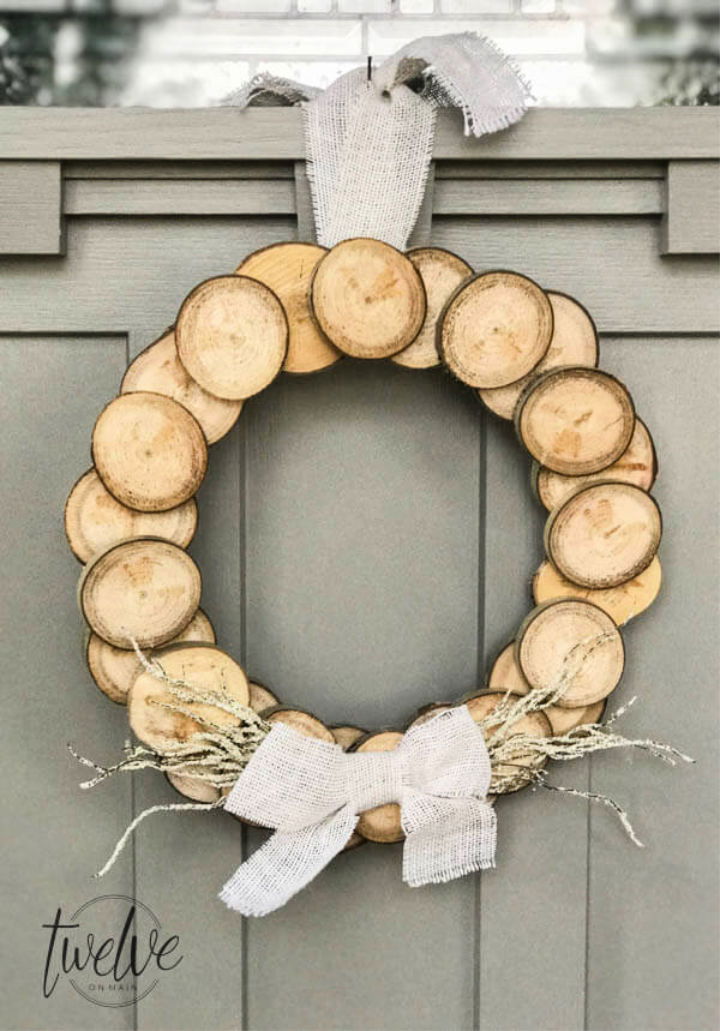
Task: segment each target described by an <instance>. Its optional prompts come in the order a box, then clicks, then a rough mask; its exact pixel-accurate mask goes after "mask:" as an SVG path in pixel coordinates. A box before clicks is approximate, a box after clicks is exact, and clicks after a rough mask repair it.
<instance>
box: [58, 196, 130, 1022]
mask: <svg viewBox="0 0 720 1031" xmlns="http://www.w3.org/2000/svg"><path fill="white" fill-rule="evenodd" d="M61 210H62V208H61ZM129 364H130V334H129V333H126V334H125V368H127V367H128V365H129ZM136 809H137V796H136V792H135V777H134V776H133V775H131V776H130V820H131V821H132V820H134V819H135V815H136ZM130 883H131V884H132V897H133V899H135V900H136V899H137V888H138V885H137V835H136V834H133V835H131V838H130ZM133 934H134V935H137V910H136V911H135V914H134V916H133ZM139 1026H140V1008H139V1006H138V998H137V985H135V987H134V988H133V1004H132V1031H138V1029H139Z"/></svg>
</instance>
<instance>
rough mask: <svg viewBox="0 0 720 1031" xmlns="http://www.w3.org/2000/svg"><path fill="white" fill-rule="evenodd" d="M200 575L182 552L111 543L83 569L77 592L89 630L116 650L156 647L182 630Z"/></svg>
mask: <svg viewBox="0 0 720 1031" xmlns="http://www.w3.org/2000/svg"><path fill="white" fill-rule="evenodd" d="M200 588H201V583H200V571H199V569H198V568H197V566H196V565H195V563H194V562H193V560H192V559H191V558H190V556H189V555H188V554H187V552H186V551H183V550H182V548H178V546H177V545H176V544H171V543H170V541H163V540H160V539H158V538H156V537H136V538H133V540H129V541H123V542H121V543H120V544H114V545H113V546H112V547H111V548H108V550H107V551H105V552H103V553H102V554H101V555H98V556H96V557H95V558H94V559H93V560H92V561H91V562H90V563H88V565H87V566H86V567H85V570H84V572H83V575H82V577H81V580H80V584H79V587H78V599H79V603H80V608H81V611H82V613H83V616H84V617H85V620H86V622H87V623H88V625H89V626H90V629H91V630H92V631H93V632H94V633H95V634H97V636H98V637H100V638H102V640H103V641H107V643H108V644H113V645H115V647H116V648H125V649H127V648H128V647H130V638H134V639H135V640H136V641H137V643H138V644H139V646H140V647H141V648H155V647H157V646H158V645H160V644H165V643H166V642H168V641H171V640H172V639H173V637H177V635H178V634H179V633H180V632H181V631H182V630H184V629H185V627H186V626H187V625H188V623H189V622H190V620H191V619H192V618H193V616H194V615H195V613H196V611H197V609H198V605H199V602H200Z"/></svg>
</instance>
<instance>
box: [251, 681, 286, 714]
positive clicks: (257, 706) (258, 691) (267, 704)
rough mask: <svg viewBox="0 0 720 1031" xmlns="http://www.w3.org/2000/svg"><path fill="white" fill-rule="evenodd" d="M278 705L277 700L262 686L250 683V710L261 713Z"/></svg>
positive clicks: (253, 682)
mask: <svg viewBox="0 0 720 1031" xmlns="http://www.w3.org/2000/svg"><path fill="white" fill-rule="evenodd" d="M278 703H279V699H278V698H277V697H276V696H275V695H274V694H273V693H272V691H269V690H268V688H267V687H265V686H264V685H263V684H258V683H256V682H255V681H253V680H251V681H250V708H251V709H253V710H254V711H255V712H263V711H264V710H265V709H272V708H273V707H274V706H275V705H277V704H278Z"/></svg>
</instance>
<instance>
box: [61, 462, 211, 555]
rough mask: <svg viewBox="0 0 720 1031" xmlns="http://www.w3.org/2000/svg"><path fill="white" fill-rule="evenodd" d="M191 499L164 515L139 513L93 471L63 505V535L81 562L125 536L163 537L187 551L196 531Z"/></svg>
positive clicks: (93, 469)
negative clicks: (107, 487)
mask: <svg viewBox="0 0 720 1031" xmlns="http://www.w3.org/2000/svg"><path fill="white" fill-rule="evenodd" d="M197 519H198V512H197V504H196V503H195V499H194V498H190V500H189V501H185V502H183V504H182V505H178V507H177V508H170V509H168V510H167V511H166V512H138V511H137V510H136V509H133V508H128V507H127V506H126V505H123V504H121V503H120V502H119V501H118V500H117V499H116V498H114V497H113V496H112V494H111V493H110V491H109V490H107V489H106V487H105V485H104V484H103V482H102V480H101V479H100V477H99V476H98V474H97V472H96V470H95V468H92V469H88V471H87V472H86V473H83V475H82V476H81V477H80V479H79V480H78V481H77V483H76V484H75V486H74V487H73V489H72V490H71V491H70V495H69V497H68V499H67V502H66V504H65V535H66V537H67V540H68V544H69V545H70V548H71V550H72V552H73V554H74V555H75V558H77V559H79V560H80V562H89V561H90V559H91V558H92V557H93V555H97V554H99V552H101V551H105V550H106V549H107V548H109V547H110V546H111V545H112V544H117V543H118V542H119V541H122V540H127V538H128V537H142V536H152V537H163V538H164V539H165V540H169V541H172V543H173V544H177V545H178V547H179V548H186V547H187V546H188V544H189V543H190V541H191V540H192V539H193V536H194V534H195V530H196V528H197Z"/></svg>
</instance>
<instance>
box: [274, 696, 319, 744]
mask: <svg viewBox="0 0 720 1031" xmlns="http://www.w3.org/2000/svg"><path fill="white" fill-rule="evenodd" d="M262 716H263V719H266V720H267V721H268V723H285V724H286V725H287V726H288V727H292V728H293V730H296V731H297V732H298V734H302V735H303V737H312V738H315V739H316V740H317V741H327V742H330V743H332V744H335V737H334V735H333V732H332V731H331V730H330V728H329V727H326V726H325V724H324V723H323V722H322V720H319V719H318V718H317V716H313V714H312V713H310V712H306V711H305V710H304V709H296V708H291V707H290V706H289V705H275V706H273V707H272V708H271V709H266V710H265V711H264V712H263V714H262Z"/></svg>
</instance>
